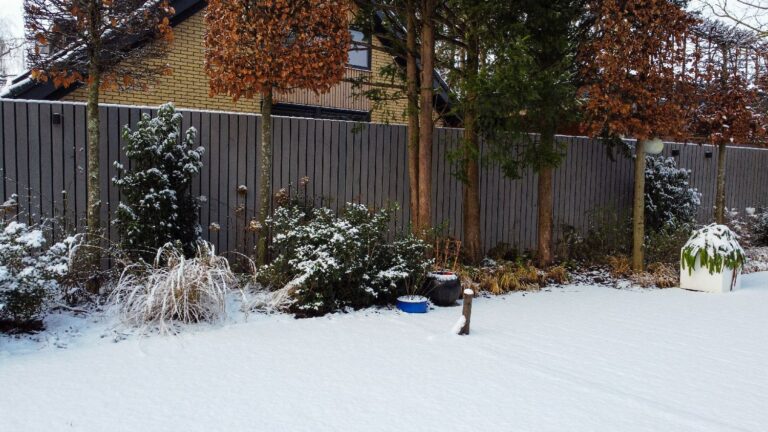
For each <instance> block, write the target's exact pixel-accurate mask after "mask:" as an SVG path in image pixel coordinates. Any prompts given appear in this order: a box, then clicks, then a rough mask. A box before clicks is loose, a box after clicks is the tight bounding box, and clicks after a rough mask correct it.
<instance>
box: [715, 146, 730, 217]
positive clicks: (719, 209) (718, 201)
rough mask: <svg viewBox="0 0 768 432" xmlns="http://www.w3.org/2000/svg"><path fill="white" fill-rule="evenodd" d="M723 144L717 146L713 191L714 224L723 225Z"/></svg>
mask: <svg viewBox="0 0 768 432" xmlns="http://www.w3.org/2000/svg"><path fill="white" fill-rule="evenodd" d="M727 148H728V147H727V146H726V145H725V143H720V144H718V146H717V190H716V191H715V222H717V223H719V224H724V223H725V162H726V159H725V158H726V149H727Z"/></svg>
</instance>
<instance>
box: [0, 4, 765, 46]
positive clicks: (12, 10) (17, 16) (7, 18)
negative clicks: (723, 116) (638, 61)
mask: <svg viewBox="0 0 768 432" xmlns="http://www.w3.org/2000/svg"><path fill="white" fill-rule="evenodd" d="M703 1H704V0H692V1H691V9H700V10H702V11H703V13H704V15H705V16H709V15H710V14H711V12H710V10H709V9H708V8H703V7H702V6H703ZM710 1H711V0H710ZM719 1H723V0H719ZM726 1H728V0H726ZM753 1H755V2H756V3H757V4H762V3H763V2H768V0H753ZM22 4H23V0H0V26H4V27H8V28H0V34H6V33H7V34H11V35H13V36H15V37H19V38H20V37H23V36H24V18H23V12H22ZM728 4H729V6H736V5H738V3H736V2H735V1H733V0H730V1H728Z"/></svg>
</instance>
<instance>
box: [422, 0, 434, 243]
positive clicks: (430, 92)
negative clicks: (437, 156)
mask: <svg viewBox="0 0 768 432" xmlns="http://www.w3.org/2000/svg"><path fill="white" fill-rule="evenodd" d="M421 13H422V16H421V21H422V22H421V106H420V107H419V108H420V110H419V134H420V136H419V228H420V229H421V230H427V229H429V228H431V226H432V208H431V203H432V134H433V130H434V122H433V111H434V106H433V103H434V102H433V99H434V89H433V87H432V86H433V79H432V74H433V71H434V69H435V29H434V23H433V19H434V15H435V0H422V10H421Z"/></svg>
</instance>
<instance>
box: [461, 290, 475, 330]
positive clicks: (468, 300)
mask: <svg viewBox="0 0 768 432" xmlns="http://www.w3.org/2000/svg"><path fill="white" fill-rule="evenodd" d="M474 295H475V292H474V291H472V290H471V289H465V290H464V308H463V311H462V314H463V315H464V326H463V327H462V328H461V330H459V334H460V335H468V334H469V317H470V316H471V315H472V297H474Z"/></svg>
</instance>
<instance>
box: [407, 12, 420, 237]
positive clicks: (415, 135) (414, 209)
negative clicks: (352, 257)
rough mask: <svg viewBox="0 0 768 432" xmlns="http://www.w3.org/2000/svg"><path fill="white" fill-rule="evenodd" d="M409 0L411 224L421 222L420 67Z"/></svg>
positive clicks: (409, 184)
mask: <svg viewBox="0 0 768 432" xmlns="http://www.w3.org/2000/svg"><path fill="white" fill-rule="evenodd" d="M414 3H415V0H407V2H406V6H405V7H406V11H405V13H406V15H407V30H406V31H407V36H406V51H407V52H406V57H405V59H406V81H407V87H408V90H407V92H408V191H409V193H410V206H411V208H410V212H411V226H412V228H413V229H418V228H419V227H420V226H421V223H420V222H419V87H418V85H419V68H418V66H417V65H416V50H417V49H418V45H417V43H416V5H415V4H414Z"/></svg>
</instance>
